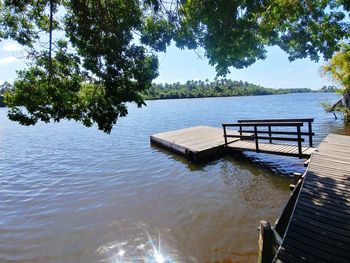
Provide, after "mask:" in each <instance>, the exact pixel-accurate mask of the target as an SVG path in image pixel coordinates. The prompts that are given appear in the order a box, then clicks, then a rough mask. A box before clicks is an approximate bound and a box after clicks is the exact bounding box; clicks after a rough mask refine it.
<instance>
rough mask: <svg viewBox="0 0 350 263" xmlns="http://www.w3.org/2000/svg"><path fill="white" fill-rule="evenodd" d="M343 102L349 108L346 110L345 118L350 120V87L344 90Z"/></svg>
mask: <svg viewBox="0 0 350 263" xmlns="http://www.w3.org/2000/svg"><path fill="white" fill-rule="evenodd" d="M342 104H343V106H344V107H345V108H346V109H347V110H346V111H345V112H344V118H345V120H346V121H348V122H350V89H348V90H347V91H345V92H344V94H343V98H342Z"/></svg>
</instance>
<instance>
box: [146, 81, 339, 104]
mask: <svg viewBox="0 0 350 263" xmlns="http://www.w3.org/2000/svg"><path fill="white" fill-rule="evenodd" d="M335 91H336V88H335V87H333V86H329V87H323V88H322V89H320V90H318V91H315V90H311V89H308V88H299V89H298V88H295V89H273V88H266V87H262V86H260V85H255V84H252V83H248V82H243V81H234V80H229V79H221V80H215V81H212V82H209V81H207V80H206V81H201V80H191V81H187V82H186V83H184V84H181V83H179V82H177V83H174V84H153V85H152V87H151V88H150V89H148V90H147V91H145V92H144V94H143V95H144V98H145V99H150V100H152V99H179V98H204V97H231V96H253V95H276V94H287V93H311V92H335Z"/></svg>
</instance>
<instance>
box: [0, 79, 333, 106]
mask: <svg viewBox="0 0 350 263" xmlns="http://www.w3.org/2000/svg"><path fill="white" fill-rule="evenodd" d="M12 88H13V86H12V84H11V83H9V82H7V81H5V82H4V83H3V84H2V85H0V107H6V105H5V103H4V101H3V96H2V95H3V94H4V93H5V91H11V89H12ZM337 90H338V89H337V88H336V87H335V86H323V87H322V88H321V89H319V90H312V89H309V88H278V89H275V88H267V87H263V86H260V85H256V84H253V83H249V82H246V81H236V80H230V79H225V78H224V79H220V80H214V81H211V82H209V80H205V81H202V80H189V81H187V82H185V83H179V82H176V83H173V84H168V83H165V84H153V85H152V86H151V87H150V88H149V89H148V90H146V91H144V92H143V93H142V96H143V98H144V99H145V100H158V99H185V98H208V97H235V96H259V95H278V94H289V93H315V92H336V91H337Z"/></svg>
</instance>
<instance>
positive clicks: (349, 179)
mask: <svg viewBox="0 0 350 263" xmlns="http://www.w3.org/2000/svg"><path fill="white" fill-rule="evenodd" d="M349 187H350V136H342V135H335V134H329V135H328V136H327V137H326V138H325V139H324V140H323V141H322V143H321V144H320V145H319V146H318V147H317V150H316V151H315V152H314V153H313V154H312V157H311V160H310V162H309V166H308V169H307V171H306V173H305V174H304V176H303V179H302V180H300V181H299V183H298V185H297V187H296V188H295V190H294V192H293V194H292V196H291V198H290V200H289V202H288V204H287V206H286V207H285V209H284V211H283V213H282V215H281V217H280V219H279V220H278V222H277V223H276V224H275V226H274V227H272V228H271V227H270V225H269V224H268V223H266V222H262V223H261V226H260V231H261V238H260V242H259V243H260V245H261V246H260V247H261V249H262V250H261V253H260V258H259V259H260V262H263V263H265V262H320V263H326V262H327V263H330V262H350V192H349Z"/></svg>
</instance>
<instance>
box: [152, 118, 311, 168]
mask: <svg viewBox="0 0 350 263" xmlns="http://www.w3.org/2000/svg"><path fill="white" fill-rule="evenodd" d="M312 121H313V119H292V120H291V119H277V120H276V119H272V120H263V121H261V120H260V121H259V120H254V121H249V120H239V121H238V123H234V124H223V125H222V126H223V129H220V128H213V127H208V126H196V127H191V128H186V129H181V130H176V131H169V132H163V133H158V134H154V135H152V136H151V143H154V144H157V145H159V146H160V147H163V148H166V149H168V150H170V151H173V152H175V153H177V154H180V155H182V156H184V157H186V158H187V159H188V160H190V161H192V162H200V161H203V160H207V159H210V158H212V157H217V156H218V155H219V154H223V153H235V152H243V151H254V152H261V153H268V154H277V155H286V156H296V157H299V158H309V157H310V155H311V153H312V152H313V151H314V150H315V148H313V147H312V136H313V133H312V130H311V122H312ZM305 122H307V123H309V125H308V129H309V130H308V131H307V132H306V131H302V130H301V127H302V126H303V125H304V123H305ZM234 127H237V128H239V130H233V129H232V128H234ZM273 128H285V129H288V128H289V130H284V131H281V130H272V129H273ZM247 129H248V130H247ZM290 129H292V130H293V129H295V131H290ZM276 135H277V136H276ZM281 135H283V136H284V137H281ZM304 137H307V138H309V139H308V140H309V145H308V146H306V145H303V144H302V143H303V142H304V141H305V139H304ZM276 141H278V142H279V141H282V142H283V143H276ZM285 142H286V143H288V144H286V143H285ZM293 143H294V144H293Z"/></svg>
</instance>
